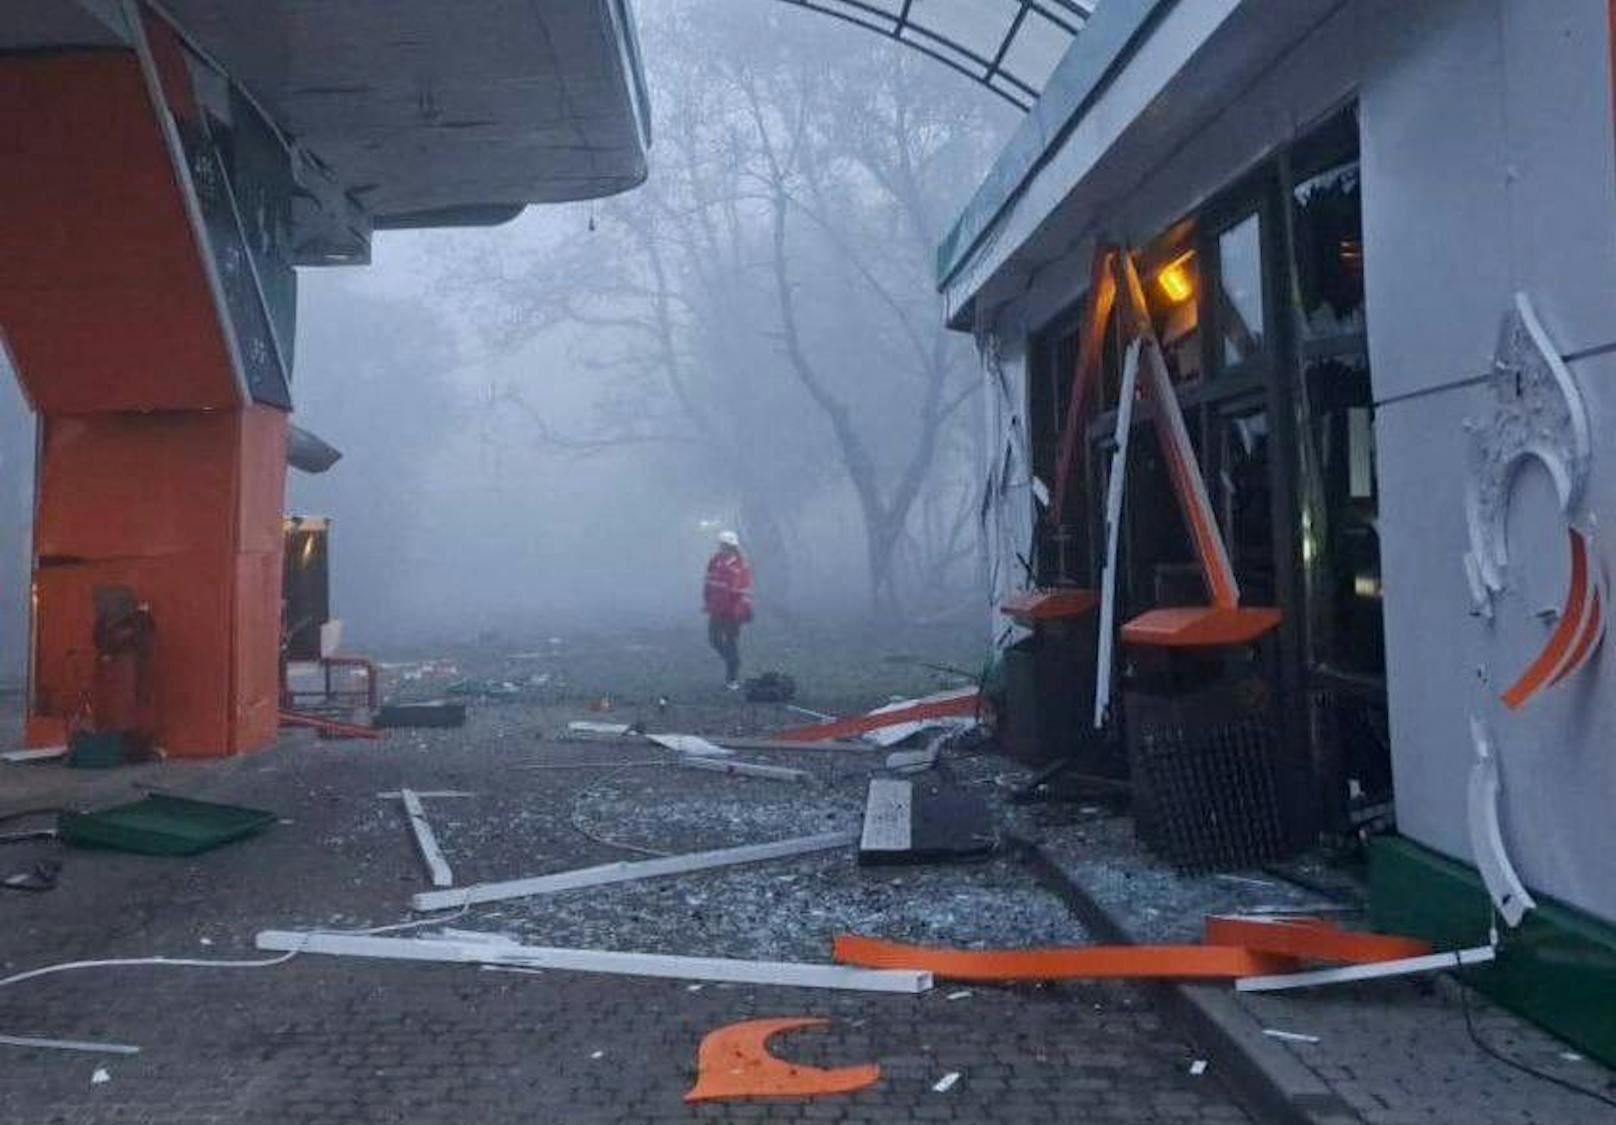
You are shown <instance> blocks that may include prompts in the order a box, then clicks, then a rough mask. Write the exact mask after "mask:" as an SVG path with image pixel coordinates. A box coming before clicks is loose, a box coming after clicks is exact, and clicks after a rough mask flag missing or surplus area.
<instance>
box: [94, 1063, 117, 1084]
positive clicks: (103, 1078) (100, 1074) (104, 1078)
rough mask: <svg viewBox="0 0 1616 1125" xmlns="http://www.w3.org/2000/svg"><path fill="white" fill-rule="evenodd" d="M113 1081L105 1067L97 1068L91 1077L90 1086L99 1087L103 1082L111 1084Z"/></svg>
mask: <svg viewBox="0 0 1616 1125" xmlns="http://www.w3.org/2000/svg"><path fill="white" fill-rule="evenodd" d="M111 1081H112V1075H111V1074H109V1073H108V1072H107V1068H106V1067H104V1066H98V1067H96V1068H95V1073H94V1074H92V1075H90V1085H92V1086H99V1085H101V1083H103V1082H111Z"/></svg>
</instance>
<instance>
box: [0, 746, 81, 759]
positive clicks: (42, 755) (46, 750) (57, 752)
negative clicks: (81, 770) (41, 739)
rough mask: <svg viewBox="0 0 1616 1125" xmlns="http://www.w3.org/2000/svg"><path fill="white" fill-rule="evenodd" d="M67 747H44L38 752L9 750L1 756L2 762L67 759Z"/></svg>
mask: <svg viewBox="0 0 1616 1125" xmlns="http://www.w3.org/2000/svg"><path fill="white" fill-rule="evenodd" d="M66 756H67V747H66V746H42V747H40V748H39V749H37V750H7V751H6V752H5V753H4V754H0V761H7V762H47V761H50V760H51V759H52V758H65V757H66Z"/></svg>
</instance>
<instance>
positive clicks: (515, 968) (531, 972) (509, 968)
mask: <svg viewBox="0 0 1616 1125" xmlns="http://www.w3.org/2000/svg"><path fill="white" fill-rule="evenodd" d="M482 970H483V972H485V973H526V974H527V975H528V976H530V977H542V976H543V975H544V970H543V969H524V968H522V967H521V966H520V965H484V966H483V967H482Z"/></svg>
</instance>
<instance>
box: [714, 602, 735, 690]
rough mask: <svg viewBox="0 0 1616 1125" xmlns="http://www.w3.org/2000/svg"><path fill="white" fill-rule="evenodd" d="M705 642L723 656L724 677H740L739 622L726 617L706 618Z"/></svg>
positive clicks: (727, 678) (731, 681)
mask: <svg viewBox="0 0 1616 1125" xmlns="http://www.w3.org/2000/svg"><path fill="white" fill-rule="evenodd" d="M707 643H708V644H710V645H712V646H713V651H715V652H716V653H718V655H719V656H722V657H723V658H724V679H726V680H728V681H729V682H730V683H734V682H735V681H736V680H738V679H740V678H741V623H740V622H739V621H736V620H733V619H732V618H728V617H717V616H709V617H708V618H707Z"/></svg>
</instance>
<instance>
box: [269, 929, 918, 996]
mask: <svg viewBox="0 0 1616 1125" xmlns="http://www.w3.org/2000/svg"><path fill="white" fill-rule="evenodd" d="M257 940H258V948H259V949H265V950H277V951H280V952H285V953H291V952H294V951H295V952H298V953H327V954H334V955H337V956H347V957H379V958H383V959H387V960H398V961H447V962H453V963H461V964H475V965H511V966H518V967H521V968H527V969H566V970H572V971H575V972H584V973H619V974H622V975H624V976H637V977H666V978H673V979H677V980H701V981H720V982H726V983H731V984H765V985H779V986H784V987H790V988H832V989H844V990H849V991H856V992H910V993H914V992H925V991H926V990H928V989H929V988H931V985H932V978H931V974H930V973H928V972H922V971H918V970H912V969H859V968H853V967H851V966H847V965H805V964H800V963H795V962H789V961H738V960H731V959H729V958H724V957H680V956H673V955H668V954H659V953H620V952H616V951H613V950H604V949H558V948H553V947H548V946H537V945H517V944H515V943H507V942H504V941H493V942H488V941H465V940H463V939H462V940H437V939H431V938H396V937H375V936H367V935H362V934H328V933H318V932H297V931H289V930H265V931H264V932H262V933H260V934H259V935H258V939H257Z"/></svg>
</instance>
